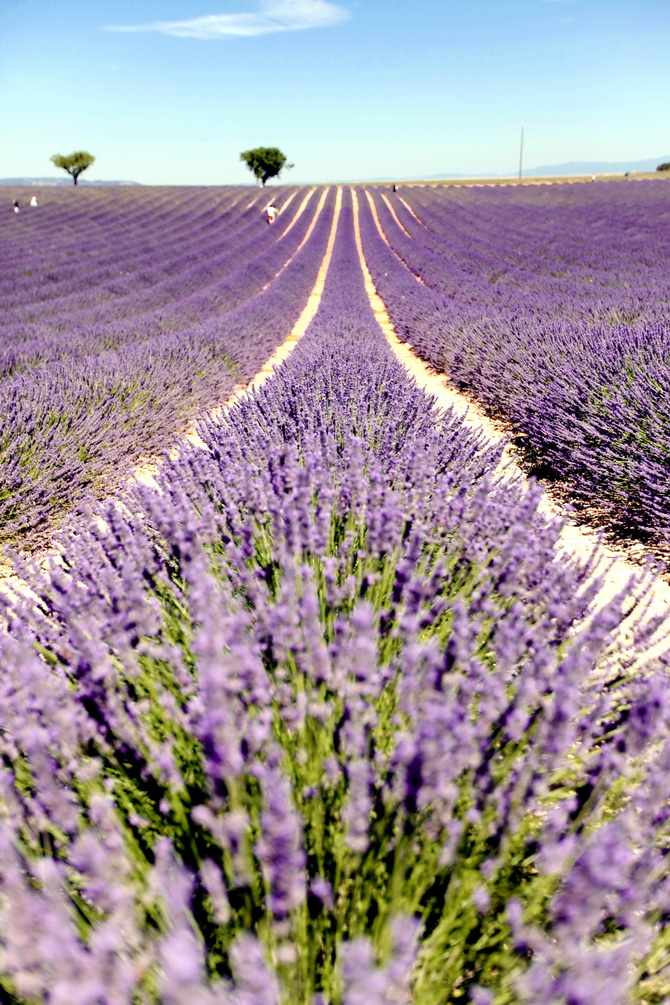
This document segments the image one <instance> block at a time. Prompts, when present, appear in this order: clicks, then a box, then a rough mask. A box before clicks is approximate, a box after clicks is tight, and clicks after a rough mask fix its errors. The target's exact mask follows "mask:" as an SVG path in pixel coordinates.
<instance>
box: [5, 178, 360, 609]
mask: <svg viewBox="0 0 670 1005" xmlns="http://www.w3.org/2000/svg"><path fill="white" fill-rule="evenodd" d="M329 191H330V188H328V187H326V188H324V189H323V192H322V193H321V196H320V198H319V202H318V205H317V207H316V210H315V212H314V216H313V218H312V220H311V222H310V225H309V227H308V229H307V231H306V233H305V236H304V238H303V240H302V241H301V242H300V244H299V246H298V247H297V248H296V250H295V251H294V253H293V255H292V256H291V258H289V259H288V260H287V261H286V262H285V263H284V265H283V266H282V267H281V269H279V271H278V272H277V274H276V275H275V277H274V278H275V279H276V278H277V276H278V275H279V274H280V273H281V272H283V271H284V269H285V268H286V267H287V266H288V265H289V264H290V263H291V261H293V259H294V258H295V256H296V255H297V254H298V252H299V251H300V249H301V248H302V247H303V246H304V244H305V243H306V242H307V241H308V240H309V238H310V236H311V235H312V232H313V231H314V228H315V227H316V224H317V222H318V220H319V217H320V215H321V212H322V210H323V207H324V204H325V202H326V199H327V197H328V193H329ZM313 192H314V189H310V191H309V192H308V193H307V195H306V196H305V198H304V199H303V202H302V204H301V206H300V207H299V209H298V212H297V213H296V215H295V217H294V218H293V219H292V221H291V223H290V224H289V226H288V227H287V228H286V230H285V231H284V233H283V234H282V235H281V237H282V238H283V237H285V236H286V234H287V233H288V232H289V230H290V229H291V228H292V227H293V225H294V224H295V222H296V220H297V219H298V217H299V216H300V215H301V214H302V213H303V211H304V210H305V207H306V206H307V203H308V202H309V199H310V197H311V196H312V194H313ZM287 205H288V202H287V203H286V204H285V206H284V208H285V207H286V206H287ZM341 205H342V189H341V188H338V189H337V193H336V197H335V208H334V213H333V221H332V225H331V229H330V234H329V237H328V243H327V246H326V252H325V254H324V257H323V260H322V262H321V265H320V267H319V271H318V274H317V277H316V281H315V283H314V286H313V287H312V290H311V292H310V294H309V297H308V299H307V303H306V304H305V307H304V308H303V310H302V313H301V314H300V316H299V317H298V319H297V321H296V323H295V324H294V326H293V328H292V330H291V332H290V333H289V335H288V336H287V338H286V339H285V340H284V342H283V343H282V344H281V345H280V346H279V347H278V348H277V349H276V350H275V351H274V353H273V354H272V356H271V357H270V358H269V359H268V360H267V362H266V363H265V364H264V366H263V367H262V368H261V369H260V370H259V372H258V373H257V374H256V375H255V377H254V378H253V379H252V380H251V381H250V382H249V383H247V384H239V385H237V387H236V388H235V390H234V393H233V394H232V395H231V396H230V397H229V398H228V399H227V400H226V401H224V402H222V403H221V404H220V405H216V406H214V408H212V409H209V410H208V411H207V412H206V413H204V414H205V415H207V416H209V417H216V416H217V415H220V414H221V412H222V411H223V410H224V409H226V408H228V407H230V405H232V404H233V403H234V402H235V401H239V400H240V399H242V398H243V397H244V396H245V395H248V394H250V393H253V392H254V391H255V390H256V389H257V388H259V387H261V385H262V384H264V383H265V381H266V380H268V379H269V378H270V377H271V376H272V375H273V373H274V372H275V370H276V369H277V367H278V366H279V365H280V363H282V362H283V361H284V360H285V359H286V358H287V357H288V356H289V355H290V353H291V352H292V350H293V349H294V347H295V345H296V344H297V342H298V340H299V339H300V338H301V337H302V336H303V335H304V334H305V332H306V331H307V328H308V327H309V324H310V323H311V321H312V319H313V318H314V316H315V314H316V312H317V311H318V309H319V305H320V303H321V297H322V295H323V289H324V285H325V280H326V274H327V272H328V267H329V265H330V261H331V258H332V253H333V246H334V244H335V235H336V233H337V224H338V220H339V216H340V208H341ZM280 239H281V238H280ZM271 285H272V283H268V284H267V286H266V287H264V289H267V287H268V286H271ZM201 417H202V416H201ZM180 442H181V444H182V446H185V445H186V444H187V443H188V444H192V445H194V446H198V447H203V448H204V447H205V444H204V442H203V441H202V439H201V438H200V436H199V435H198V433H197V430H196V428H195V426H194V427H193V428H192V429H189V430H188V431H187V432H186V433H184V434H183V435H182V436H181V438H180ZM179 450H180V445H179V443H177V444H175V445H174V446H173V448H172V450H171V451H170V453H171V455H172V456H177V455H178V453H179ZM160 464H161V458H155V459H148V460H144V461H142V462H140V464H139V465H138V466H137V467H136V469H135V470H134V471H133V473H132V475H131V480H132V479H134V480H135V481H137V482H140V483H142V484H145V485H155V484H156V479H155V475H156V474H157V472H158V470H159V467H160ZM54 558H56V559H57V554H56V552H54V551H48V552H46V554H44V555H43V556H42V558H41V561H42V564H43V565H48V564H49V562H50V561H53V560H54ZM21 584H22V581H21V580H20V579H19V578H18V577H17V576H16V575H15V573H14V571H13V569H12V567H11V566H10V565H9V564H8V563H5V562H2V561H0V589H4V590H6V591H12V590H17V589H19V590H21V589H22V585H21Z"/></svg>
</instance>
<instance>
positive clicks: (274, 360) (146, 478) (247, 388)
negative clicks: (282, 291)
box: [133, 188, 342, 484]
mask: <svg viewBox="0 0 670 1005" xmlns="http://www.w3.org/2000/svg"><path fill="white" fill-rule="evenodd" d="M313 191H314V190H313V189H312V192H313ZM328 192H329V189H328V188H325V189H324V190H323V193H322V195H321V198H320V200H319V204H318V206H317V209H316V212H315V214H314V217H313V219H312V222H311V223H310V225H309V229H308V230H307V233H306V234H305V236H304V238H303V239H302V241H301V243H300V244H299V245H298V247H297V248H296V250H295V252H294V253H293V255H292V256H291V258H289V259H288V261H287V262H285V263H284V265H283V266H282V268H281V269H280V270H279V272H277V275H276V276H275V279H276V278H277V276H278V275H279V274H280V273H281V272H283V271H284V269H285V268H286V267H287V266H288V265H289V264H290V263H291V262H292V261H293V259H294V258H295V256H296V255H297V254H298V252H299V251H300V249H301V248H302V247H303V245H304V244H305V243H306V242H307V241H308V240H309V238H310V236H311V234H312V231H313V230H314V228H315V226H316V224H317V221H318V219H319V216H320V215H321V211H322V210H323V206H324V203H325V201H326V198H327V196H328ZM310 195H311V192H310ZM308 199H309V195H308V196H306V197H305V200H304V202H303V205H302V206H301V207H300V209H299V210H298V215H299V214H300V213H302V211H303V209H304V206H305V204H306V202H307V200H308ZM341 205H342V189H341V188H338V190H337V194H336V198H335V211H334V213H333V222H332V225H331V228H330V234H329V237H328V244H327V246H326V253H325V255H324V256H323V260H322V262H321V265H320V267H319V272H318V274H317V277H316V281H315V283H314V286H313V287H312V291H311V293H310V295H309V297H308V298H307V303H306V304H305V306H304V308H303V311H302V313H301V314H300V317H299V318H298V320H297V321H296V323H295V324H294V326H293V328H292V329H291V332H290V333H289V335H288V336H287V337H286V339H285V340H284V341H283V342H282V344H281V345H280V346H278V348H277V349H275V351H274V352H273V354H272V356H270V358H269V359H268V361H267V362H266V363H265V364H264V366H263V367H262V368H261V369H260V370H259V371H258V373H257V374H256V376H255V377H254V378H253V379H252V380H251V381H249V383H248V384H238V385H237V387H236V388H235V390H234V392H233V394H232V395H231V396H230V397H229V398H227V399H226V401H224V402H222V403H221V404H220V405H216V406H215V407H214V408H212V409H209V410H208V412H207V413H206V414H207V415H208V416H210V417H212V418H214V417H216V416H217V415H220V414H221V411H222V410H223V409H225V408H228V407H229V406H230V405H232V404H233V403H234V402H235V401H239V400H240V399H241V398H243V397H245V396H246V395H248V394H250V393H252V392H253V391H255V390H256V389H257V388H259V387H261V386H262V385H263V384H264V383H265V381H266V380H268V379H269V378H270V377H271V376H272V375H273V373H274V372H275V370H276V369H277V367H278V366H279V365H280V363H282V362H283V361H284V360H285V359H286V358H287V357H288V356H289V355H290V353H291V352H292V351H293V349H294V348H295V345H296V343H297V342H298V340H299V339H300V338H302V336H303V335H304V334H305V332H306V331H307V328H308V327H309V324H310V322H311V321H312V318H313V317H314V315H315V314H316V312H317V311H318V309H319V304H320V303H321V297H322V296H323V287H324V284H325V281H326V273H327V272H328V266H329V265H330V260H331V258H332V255H333V245H334V244H335V234H336V233H337V223H338V220H339V216H340V208H341ZM290 226H292V224H291V225H290ZM290 226H289V227H288V228H287V230H286V233H288V230H289V229H290ZM283 236H285V235H282V237H283ZM270 285H271V283H269V284H268V286H270ZM264 289H267V286H266V287H264ZM183 440H184V441H187V442H189V443H191V444H193V445H194V446H200V447H204V446H205V444H204V443H203V441H202V439H201V438H200V436H199V434H198V432H197V429H196V427H195V426H194V427H193V428H192V429H189V430H188V431H187V432H186V433H184V436H183ZM178 453H179V447H178V445H177V446H175V447H174V448H173V450H172V454H173V456H176V455H177V454H178ZM156 471H157V462H155V461H150V462H149V463H147V464H143V465H142V466H141V467H139V468H138V469H137V470H136V471H135V472H134V473H133V476H134V478H135V479H136V480H137V481H140V482H143V483H145V484H147V483H153V482H154V479H153V475H154V474H155V473H156Z"/></svg>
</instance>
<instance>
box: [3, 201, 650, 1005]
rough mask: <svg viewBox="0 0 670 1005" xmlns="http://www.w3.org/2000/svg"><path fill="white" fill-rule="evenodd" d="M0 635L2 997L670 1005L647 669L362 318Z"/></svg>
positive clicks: (61, 1002)
mask: <svg viewBox="0 0 670 1005" xmlns="http://www.w3.org/2000/svg"><path fill="white" fill-rule="evenodd" d="M200 432H201V434H202V436H203V438H204V439H205V441H206V443H207V444H208V447H209V450H208V451H206V452H205V451H197V450H195V449H194V450H192V451H191V452H190V453H189V454H188V455H183V456H182V457H181V458H180V459H179V460H177V461H175V462H173V463H172V464H171V465H169V466H168V467H166V468H165V470H164V471H163V474H162V476H161V484H160V489H159V491H157V492H155V491H151V490H149V489H137V490H136V491H134V492H132V493H130V494H129V495H128V496H127V497H126V498H125V499H124V501H123V504H122V505H119V504H118V503H117V504H113V503H110V504H107V505H106V506H104V507H103V506H100V507H99V508H98V509H97V512H96V519H92V520H91V523H90V526H89V527H88V529H85V528H82V526H81V525H78V526H77V527H75V529H74V533H72V534H70V533H69V532H64V534H63V539H62V544H63V565H62V566H60V567H58V568H56V569H55V570H54V571H53V572H52V573H51V574H49V575H47V574H44V573H40V572H39V571H37V570H35V569H33V570H29V569H24V570H23V572H24V575H25V576H26V578H27V579H28V581H29V582H30V585H31V587H32V590H33V596H32V597H23V598H19V599H17V600H16V601H15V602H13V603H11V604H6V611H5V615H6V617H7V619H8V622H9V628H10V633H9V634H8V635H6V636H3V637H2V638H1V639H0V653H1V658H2V662H3V665H4V667H5V670H4V672H3V674H2V677H1V678H0V682H1V683H0V686H1V687H2V700H1V701H0V709H1V715H2V722H1V723H0V727H1V728H0V750H1V752H2V757H3V763H4V769H3V772H2V774H0V787H1V790H2V802H3V805H4V807H5V811H4V814H3V816H2V819H1V820H0V871H1V874H2V883H3V886H2V897H0V938H1V939H2V951H1V952H0V974H1V976H0V982H1V986H2V988H3V991H4V994H5V996H6V997H8V998H9V1000H10V1001H14V1002H18V1003H21V1005H25V1003H27V1002H32V1001H45V1002H48V1003H49V1005H65V1003H67V1005H94V1003H100V1002H104V1003H110V1005H111V1003H114V1005H116V1003H118V1005H127V1003H128V1002H130V1001H133V1002H157V1001H160V1002H162V1003H165V1005H172V1003H174V1005H185V1003H186V1002H188V1003H189V1005H215V1003H217V1005H218V1003H220V1005H280V1003H282V1005H288V1003H290V1005H317V1003H320V1005H330V1003H333V1005H335V1003H339V1005H390V1003H391V1002H403V1001H410V1000H411V1001H414V1002H416V1003H417V1005H443V1003H445V1002H447V1001H452V1000H460V999H465V1000H470V1001H472V1002H475V1003H478V1005H489V1003H491V1002H495V1003H498V1005H504V1003H507V1005H511V1003H513V1002H532V1003H533V1005H543V1003H546V1005H560V1003H566V1005H567V1003H574V1002H580V1003H586V1005H600V1003H603V1005H605V1003H606V1005H619V1003H620V1005H624V1003H630V1002H636V1001H643V1000H644V1001H647V1002H661V1001H665V1000H667V994H668V989H669V988H670V955H669V953H670V946H669V945H668V941H669V940H668V936H667V933H665V932H664V926H663V922H664V919H665V918H666V917H667V913H668V910H669V909H670V880H669V878H668V870H667V860H668V849H669V838H670V834H669V821H668V809H667V807H668V801H669V797H670V791H669V789H670V770H668V769H669V768H670V746H669V745H668V742H667V729H668V724H669V723H668V720H669V718H670V704H669V703H668V699H667V695H668V681H667V671H666V668H665V667H664V666H663V665H649V666H647V668H646V670H645V671H644V672H640V671H639V670H638V671H637V672H635V673H633V672H632V664H633V661H634V659H635V657H636V653H640V652H642V651H643V650H644V645H645V638H646V635H647V633H648V631H649V630H650V629H651V626H649V625H647V626H644V625H642V624H640V625H638V628H637V636H636V639H635V642H634V643H629V644H628V646H627V655H626V656H625V658H621V657H618V658H617V656H616V646H615V645H614V642H615V640H616V635H617V625H618V622H619V612H618V607H617V604H612V605H610V606H609V607H608V608H607V609H605V610H604V611H602V612H601V613H600V614H599V615H597V616H596V617H595V618H593V619H590V620H589V619H588V618H587V617H586V616H587V614H588V612H589V609H590V602H591V600H592V597H593V594H594V589H595V587H594V586H590V585H588V568H578V567H577V566H573V565H570V564H567V565H566V563H565V559H564V558H561V559H560V560H558V558H557V555H556V551H555V545H556V540H557V536H558V528H557V527H556V526H555V525H553V524H550V523H547V522H546V521H545V520H544V519H543V518H541V517H540V516H539V515H538V513H537V503H538V492H537V490H535V489H532V490H526V489H523V488H522V487H520V486H519V485H515V484H510V483H508V482H502V481H500V480H499V479H497V478H496V477H495V476H493V475H492V474H491V472H492V471H494V470H495V468H496V465H497V461H498V460H499V448H496V447H490V446H487V445H486V444H485V443H483V442H482V441H481V440H480V439H479V438H478V436H477V435H476V434H475V433H473V431H472V430H471V429H469V428H468V427H467V426H466V425H464V424H463V423H462V421H461V420H459V419H457V418H455V417H454V416H453V415H449V414H447V415H444V414H440V413H437V412H436V411H435V410H434V409H433V407H432V405H431V403H430V399H429V398H427V397H426V396H425V395H424V394H423V392H421V391H419V390H418V389H417V388H416V387H415V386H414V385H413V383H412V382H411V381H410V380H409V379H408V378H407V376H406V374H405V373H404V372H403V370H402V369H401V367H400V366H399V364H398V363H397V362H396V360H395V358H394V357H393V356H392V354H391V352H390V350H389V349H388V347H387V346H386V343H385V341H384V339H383V336H382V334H381V332H380V330H379V328H378V326H377V324H376V322H375V320H374V317H373V315H372V313H371V310H370V307H369V304H368V302H367V299H366V296H365V292H364V288H363V281H362V274H361V270H360V266H359V263H358V260H357V253H356V248H355V241H354V234H353V226H352V206H351V201H350V196H349V195H348V194H347V193H345V195H344V202H343V209H342V213H341V216H340V221H339V225H338V232H337V239H336V243H335V248H334V255H333V261H332V265H331V269H330V271H329V274H328V278H327V282H326V288H325V292H324V298H323V301H322V305H321V308H320V311H319V313H318V315H317V317H316V318H315V320H314V322H313V324H312V326H311V327H310V329H309V331H308V333H307V335H306V336H305V337H304V339H303V340H302V342H301V343H299V345H298V347H297V348H296V350H295V351H294V354H293V355H292V356H291V358H290V359H289V361H288V362H287V363H285V364H284V365H283V367H282V368H281V370H280V371H279V373H278V374H277V376H276V377H275V378H274V379H273V380H272V381H271V382H269V383H268V384H266V385H265V386H264V387H263V389H262V390H261V391H260V392H258V393H257V394H256V395H254V396H253V397H251V398H249V399H247V400H245V401H243V402H240V403H238V404H237V405H236V406H234V407H233V408H232V409H231V410H230V411H229V412H228V413H227V414H226V415H225V417H224V418H223V420H222V421H221V422H214V421H208V422H205V423H203V424H201V426H200Z"/></svg>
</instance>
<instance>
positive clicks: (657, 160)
mask: <svg viewBox="0 0 670 1005" xmlns="http://www.w3.org/2000/svg"><path fill="white" fill-rule="evenodd" d="M668 160H670V156H665V157H654V158H653V159H647V160H644V161H566V163H565V164H542V165H540V167H533V168H526V167H524V169H523V177H524V178H539V177H542V176H547V175H549V176H551V175H564V174H624V172H626V171H631V172H635V171H655V170H656V168H657V167H658V165H659V164H663V162H664V161H668ZM518 174H519V169H518V168H515V169H514V170H513V171H508V172H507V174H494V173H493V172H490V173H489V174H485V173H484V172H481V171H480V172H477V173H476V174H471V175H465V174H456V173H455V172H449V173H446V174H430V175H426V176H425V179H426V181H441V180H443V179H444V180H446V179H449V178H454V179H457V178H516V177H517V175H518Z"/></svg>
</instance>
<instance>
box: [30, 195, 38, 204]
mask: <svg viewBox="0 0 670 1005" xmlns="http://www.w3.org/2000/svg"><path fill="white" fill-rule="evenodd" d="M30 205H31V206H36V205H37V196H36V195H31V197H30Z"/></svg>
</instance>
